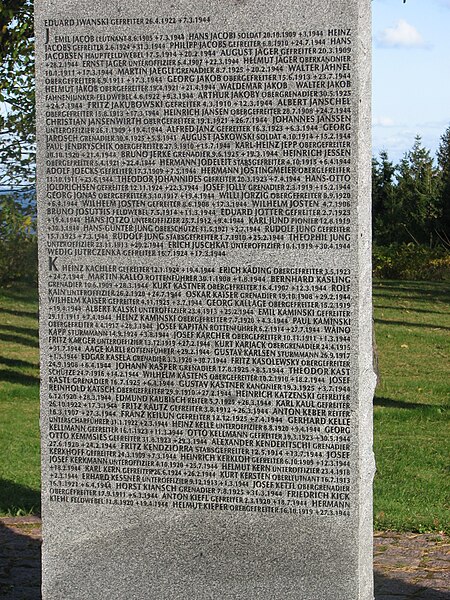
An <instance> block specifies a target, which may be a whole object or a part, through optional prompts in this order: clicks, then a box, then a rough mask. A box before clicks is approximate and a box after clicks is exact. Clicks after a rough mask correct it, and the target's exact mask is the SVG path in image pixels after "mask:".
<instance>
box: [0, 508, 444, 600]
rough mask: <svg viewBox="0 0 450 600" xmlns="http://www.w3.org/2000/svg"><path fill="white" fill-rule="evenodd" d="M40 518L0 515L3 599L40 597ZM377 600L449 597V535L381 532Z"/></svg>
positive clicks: (376, 555) (376, 550)
mask: <svg viewBox="0 0 450 600" xmlns="http://www.w3.org/2000/svg"><path fill="white" fill-rule="evenodd" d="M40 544H41V524H40V520H39V518H38V517H33V516H30V517H9V518H8V517H7V518H0V598H2V599H3V600H40V598H41V593H40V584H41V569H40V567H41V556H40ZM374 578H375V600H446V599H448V593H449V591H450V538H449V536H446V535H443V534H411V533H396V532H377V533H375V540H374Z"/></svg>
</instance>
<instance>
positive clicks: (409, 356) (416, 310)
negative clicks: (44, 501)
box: [0, 280, 450, 533]
mask: <svg viewBox="0 0 450 600" xmlns="http://www.w3.org/2000/svg"><path fill="white" fill-rule="evenodd" d="M374 307H375V310H374V317H375V330H376V339H377V345H378V355H379V373H380V381H379V385H378V388H377V392H376V397H375V401H374V404H375V406H374V428H375V454H376V459H377V475H376V478H375V491H374V503H375V506H374V509H375V510H374V513H375V527H376V528H377V529H379V530H386V529H392V530H397V531H414V532H430V531H436V532H439V531H446V532H447V533H449V529H450V511H449V508H448V497H447V498H446V494H447V495H448V484H447V485H446V483H445V482H448V471H447V470H446V469H447V465H446V463H447V459H448V456H449V454H450V447H449V446H450V441H449V436H448V428H449V422H448V421H449V420H448V397H449V386H448V380H449V373H448V367H447V368H446V365H448V364H450V361H449V354H450V287H449V285H448V283H445V282H405V281H386V280H383V281H381V280H380V281H376V282H375V284H374ZM37 310H38V304H37V292H36V290H35V289H34V287H30V286H24V285H13V286H11V287H8V288H4V289H3V290H2V291H1V292H0V342H1V347H2V352H1V357H0V456H2V461H1V464H0V481H1V485H0V515H4V516H20V515H26V514H38V513H39V503H40V496H39V485H40V463H39V353H38V352H39V349H38V321H37Z"/></svg>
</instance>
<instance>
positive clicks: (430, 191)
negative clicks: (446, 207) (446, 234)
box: [397, 136, 440, 247]
mask: <svg viewBox="0 0 450 600" xmlns="http://www.w3.org/2000/svg"><path fill="white" fill-rule="evenodd" d="M439 187H440V186H439V172H438V170H437V169H436V168H435V167H434V164H433V158H432V157H431V156H430V151H429V150H427V149H426V148H424V147H423V146H422V140H421V138H420V136H416V138H415V141H414V145H413V147H412V149H411V150H410V151H409V152H406V153H405V155H404V157H403V158H402V160H401V161H400V164H399V166H398V174H397V195H398V197H399V199H400V201H401V214H400V220H399V222H398V225H399V227H398V231H397V241H405V242H410V241H414V242H416V243H418V244H426V245H429V246H430V247H432V246H433V245H434V244H435V243H436V238H437V233H436V226H437V221H438V218H439V213H440V211H439V204H440V202H439Z"/></svg>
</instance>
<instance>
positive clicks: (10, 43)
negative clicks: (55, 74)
mask: <svg viewBox="0 0 450 600" xmlns="http://www.w3.org/2000/svg"><path fill="white" fill-rule="evenodd" d="M0 102H1V108H0V184H2V185H5V184H7V185H17V184H23V183H32V182H34V172H35V157H36V155H35V140H36V136H35V98H34V31H33V2H32V0H3V1H2V2H0Z"/></svg>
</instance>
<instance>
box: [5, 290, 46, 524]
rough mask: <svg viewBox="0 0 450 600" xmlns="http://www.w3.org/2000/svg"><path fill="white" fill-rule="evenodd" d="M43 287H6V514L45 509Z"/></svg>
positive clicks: (12, 514) (14, 514) (20, 513)
mask: <svg viewBox="0 0 450 600" xmlns="http://www.w3.org/2000/svg"><path fill="white" fill-rule="evenodd" d="M37 310H38V302H37V292H36V291H35V290H34V289H33V288H29V287H26V286H20V285H15V286H13V287H10V288H4V289H2V290H0V347H1V352H0V515H6V516H16V515H22V514H29V513H37V512H39V509H40V496H39V489H40V456H39V347H38V322H37Z"/></svg>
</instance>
